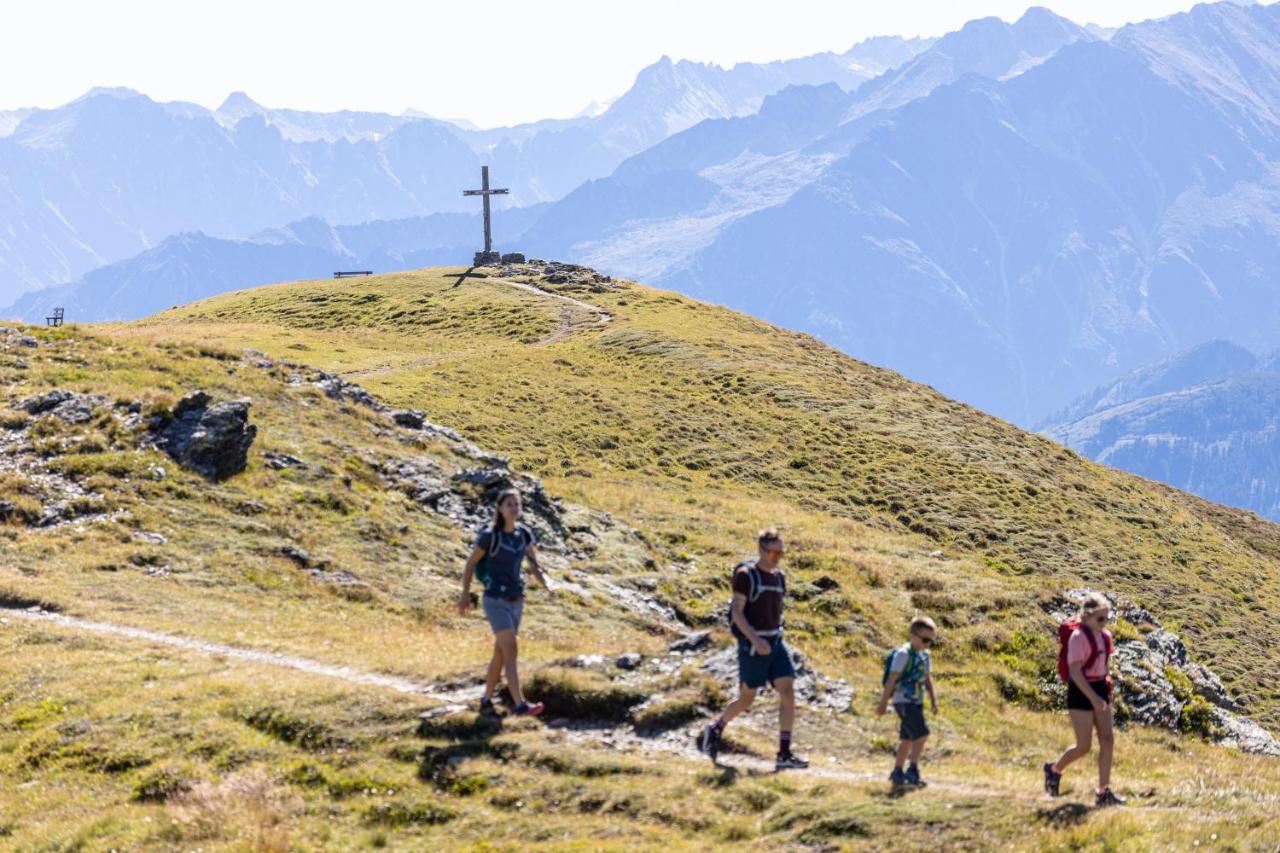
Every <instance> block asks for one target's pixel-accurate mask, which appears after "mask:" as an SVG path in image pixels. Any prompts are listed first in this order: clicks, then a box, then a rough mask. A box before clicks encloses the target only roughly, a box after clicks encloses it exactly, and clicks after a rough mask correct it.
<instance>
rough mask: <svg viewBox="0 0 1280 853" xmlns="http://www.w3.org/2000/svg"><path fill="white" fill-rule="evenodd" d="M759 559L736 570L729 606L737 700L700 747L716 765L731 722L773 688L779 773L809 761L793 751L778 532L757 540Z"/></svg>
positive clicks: (792, 698)
mask: <svg viewBox="0 0 1280 853" xmlns="http://www.w3.org/2000/svg"><path fill="white" fill-rule="evenodd" d="M756 544H757V545H758V546H759V550H760V555H759V556H758V557H757V558H756V559H754V560H746V561H744V562H742V563H739V564H738V565H737V566H735V567H734V569H733V601H732V603H731V604H730V605H729V627H730V630H731V631H732V632H733V635H734V636H735V637H737V638H738V680H739V681H740V682H741V684H740V687H739V692H738V698H737V699H735V700H733V702H731V703H730V704H729V705H728V707H726V708H725V709H724V712H723V713H722V714H720V718H719V719H717V720H716V721H715V722H714V723H712V724H710V725H708V726H707V728H706V730H705V731H704V732H703V733H702V737H701V739H699V741H698V748H699V749H701V750H702V751H703V752H705V753H706V754H707V755H709V756H711V760H712V761H715V760H716V756H717V755H718V754H719V752H720V738H721V736H722V735H723V734H724V727H725V726H727V725H728V724H729V721H730V720H732V719H733V718H734V717H736V716H738V715H739V714H741V713H743V712H744V711H747V710H748V709H750V708H751V703H752V702H753V701H755V698H756V692H757V691H758V690H759V689H760V688H761V687H763V686H764V685H765V683H766V682H767V683H769V684H772V685H773V687H774V689H775V690H777V691H778V727H779V729H780V731H781V733H780V735H779V740H778V757H777V760H776V762H775V764H774V766H775V767H776V769H778V770H788V769H797V768H805V767H808V766H809V762H808V761H806V760H805V759H803V758H801V757H799V756H798V755H796V754H795V753H793V752H792V751H791V727H792V725H793V724H794V723H795V717H796V694H795V674H796V671H795V667H794V666H793V665H792V663H791V652H790V651H789V650H788V649H787V647H786V644H784V643H783V642H782V602H783V598H784V596H785V595H786V592H787V581H786V578H785V577H784V576H783V574H782V569H781V568H779V566H778V564H779V563H780V562H781V560H782V556H783V554H785V553H786V552H787V549H786V546H785V544H784V543H783V541H782V536H781V535H779V533H778V531H777V530H775V529H773V528H769V529H766V530H762V531H760V534H759V536H757V537H756Z"/></svg>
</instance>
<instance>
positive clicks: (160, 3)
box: [0, 0, 1192, 126]
mask: <svg viewBox="0 0 1280 853" xmlns="http://www.w3.org/2000/svg"><path fill="white" fill-rule="evenodd" d="M1027 5H1028V4H1027V3H1026V2H1008V0H895V2H880V0H843V2H840V0H768V2H765V1H764V0H488V2H483V3H463V2H436V1H435V0H360V2H350V0H345V2H335V0H308V2H298V0H252V2H250V0H218V2H203V3H195V2H190V0H111V2H103V0H44V2H14V0H5V2H4V3H3V6H0V109H11V108H14V107H21V106H40V107H50V106H55V105H57V104H61V103H64V102H66V101H69V100H71V99H73V98H75V97H78V96H79V95H81V94H83V93H84V92H85V91H87V90H88V89H89V88H91V87H93V86H129V87H131V88H134V89H138V90H140V91H142V92H145V93H146V94H148V95H150V96H152V97H153V98H156V99H157V100H165V101H168V100H187V101H195V102H196V103H200V104H204V105H205V106H210V107H214V106H217V105H218V104H219V103H221V101H222V99H223V98H224V97H225V96H226V95H227V93H228V92H231V91H234V90H238V89H239V90H244V91H246V92H248V93H249V95H250V96H251V97H252V98H253V99H254V100H256V101H258V102H259V103H262V104H266V105H267V106H274V107H283V106H290V107H297V108H302V109H316V110H334V109H341V108H350V109H367V110H379V111H385V112H395V113H398V112H401V111H402V110H404V109H405V108H407V107H413V108H415V109H420V110H424V111H426V112H429V113H431V114H433V115H436V116H440V117H443V118H466V119H470V120H472V121H475V122H477V123H479V124H482V125H486V126H488V125H495V124H509V123H514V122H517V121H525V120H530V119H535V118H544V117H551V116H568V115H572V114H574V113H577V112H578V111H579V110H580V109H581V108H582V107H584V106H585V105H586V104H588V103H589V102H591V101H593V100H604V99H607V98H609V97H612V96H614V95H617V94H619V93H621V92H623V91H625V90H626V88H627V87H628V86H629V85H630V84H631V81H632V80H633V79H634V77H635V74H636V71H638V70H639V69H640V68H642V67H643V66H645V65H648V64H649V63H651V62H653V61H654V60H655V59H657V58H658V57H659V56H661V55H663V54H666V55H669V56H671V57H672V58H673V59H681V58H683V59H693V60H699V61H706V62H716V63H719V64H722V65H729V64H732V63H734V62H738V61H742V60H769V59H782V58H789V57H793V56H801V55H804V54H808V53H816V52H818V51H823V50H839V51H843V50H846V49H847V48H849V47H850V46H851V45H852V44H854V43H855V42H857V41H860V40H862V39H864V38H867V37H869V36H874V35H938V34H941V33H943V32H946V31H948V30H952V29H955V28H957V27H958V26H960V25H961V24H962V23H964V22H965V21H966V20H969V19H972V18H978V17H983V16H986V15H996V16H999V17H1001V18H1004V19H1005V20H1014V19H1016V18H1017V17H1018V16H1020V15H1021V14H1022V12H1023V11H1024V10H1025V9H1026V8H1027ZM1048 5H1050V6H1051V8H1053V9H1054V11H1056V12H1057V13H1058V14H1060V15H1064V16H1066V17H1068V18H1071V19H1073V20H1075V21H1077V22H1080V23H1087V22H1095V23H1098V24H1102V25H1106V26H1115V25H1118V24H1122V23H1125V22H1129V21H1136V20H1142V19H1145V18H1150V17H1158V16H1162V15H1167V14H1170V13H1173V12H1178V11H1183V10H1185V9H1188V8H1190V6H1191V5H1192V2H1191V0H1061V2H1057V3H1052V4H1048Z"/></svg>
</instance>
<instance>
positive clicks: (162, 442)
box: [152, 391, 258, 480]
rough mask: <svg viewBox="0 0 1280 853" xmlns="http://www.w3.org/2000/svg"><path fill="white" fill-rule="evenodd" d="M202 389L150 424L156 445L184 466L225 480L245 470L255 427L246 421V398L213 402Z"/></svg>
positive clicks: (211, 477)
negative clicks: (166, 416)
mask: <svg viewBox="0 0 1280 853" xmlns="http://www.w3.org/2000/svg"><path fill="white" fill-rule="evenodd" d="M211 402H212V398H211V397H210V396H209V395H208V394H207V393H205V392H204V391H192V392H191V393H190V394H187V395H186V396H185V397H183V398H182V399H181V400H179V401H178V404H177V405H176V406H174V408H173V416H172V418H169V419H160V418H157V420H156V421H155V422H153V424H152V432H153V434H154V440H155V445H156V446H157V447H159V448H160V449H161V450H163V451H164V452H165V453H167V454H168V455H169V456H170V458H172V459H173V461H175V462H177V463H178V464H179V465H181V466H182V467H184V468H187V469H190V470H192V471H195V472H197V473H199V474H202V475H204V476H205V477H208V478H209V479H210V480H225V479H226V478H228V477H231V476H233V475H235V474H238V473H240V472H241V471H243V470H244V468H245V465H246V464H247V462H248V454H249V447H250V445H252V444H253V439H254V437H255V436H256V435H257V432H258V428H257V427H255V426H254V425H253V424H251V423H249V401H248V400H228V401H225V402H222V403H213V404H212V405H210V403H211Z"/></svg>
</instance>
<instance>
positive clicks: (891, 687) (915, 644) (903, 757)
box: [876, 616, 938, 787]
mask: <svg viewBox="0 0 1280 853" xmlns="http://www.w3.org/2000/svg"><path fill="white" fill-rule="evenodd" d="M910 630H911V639H910V641H909V642H906V643H903V644H902V645H901V646H899V647H898V648H896V649H894V650H893V651H892V652H890V653H889V656H888V660H887V661H886V665H885V678H884V693H883V694H882V695H881V696H880V705H879V706H878V707H877V708H876V714H878V715H884V714H885V713H886V712H887V711H888V710H889V700H890V698H892V699H893V710H894V711H896V712H897V714H898V719H899V720H900V721H901V725H900V726H899V727H898V738H899V741H898V750H897V752H896V753H895V754H894V757H893V758H894V762H893V773H891V774H890V775H889V781H890V782H891V783H892V784H893V785H894V787H901V786H902V785H924V781H923V780H922V779H921V778H920V756H921V754H922V753H923V752H924V742H925V741H926V740H927V739H928V738H929V725H928V723H926V722H925V721H924V695H925V693H926V692H927V693H928V694H929V704H930V705H931V707H932V710H933V713H934V714H937V713H938V699H937V697H936V696H934V694H933V675H932V671H933V662H932V660H931V659H930V657H929V649H930V647H932V646H933V641H934V638H935V637H936V636H937V633H938V626H937V625H936V624H935V623H934V621H933V620H932V619H930V618H929V617H928V616H917V617H915V618H914V619H912V620H911V629H910ZM908 758H910V760H911V766H910V767H908V768H907V769H906V771H905V772H904V771H903V765H904V764H906V763H907V759H908Z"/></svg>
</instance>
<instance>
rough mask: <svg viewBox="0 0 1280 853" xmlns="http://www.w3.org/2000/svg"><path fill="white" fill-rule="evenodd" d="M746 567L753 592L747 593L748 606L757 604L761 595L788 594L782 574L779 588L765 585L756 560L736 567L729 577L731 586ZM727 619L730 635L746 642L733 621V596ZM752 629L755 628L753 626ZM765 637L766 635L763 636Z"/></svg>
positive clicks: (730, 600) (779, 577)
mask: <svg viewBox="0 0 1280 853" xmlns="http://www.w3.org/2000/svg"><path fill="white" fill-rule="evenodd" d="M744 566H745V567H747V577H748V578H749V579H750V580H751V591H750V592H749V593H747V603H748V604H755V603H756V600H757V599H758V598H760V594H761V593H763V592H779V593H782V594H783V595H786V594H787V578H786V576H785V575H784V574H782V573H781V572H778V573H777V575H778V586H769V585H766V584H765V583H764V578H763V577H762V576H761V575H762V572H761V571H760V569H758V568H757V567H756V561H755V560H743V561H742V562H741V563H738V565H736V566H734V567H733V573H732V574H731V575H730V576H729V577H730V585H732V579H733V577H734V576H736V575H737V574H738V569H741V568H742V567H744ZM725 618H726V619H727V620H728V622H729V633H731V634H733V636H735V637H737V638H738V639H739V640H745V639H746V637H745V636H744V635H743V633H742V631H740V630H739V629H738V625H737V623H736V622H734V621H733V596H732V595H730V597H729V607H728V610H727V611H726V613H725ZM752 627H755V626H752ZM781 632H782V629H781V627H779V628H778V633H781ZM757 633H761V632H757ZM771 634H772V632H769V635H771ZM764 635H765V634H762V636H764Z"/></svg>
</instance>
